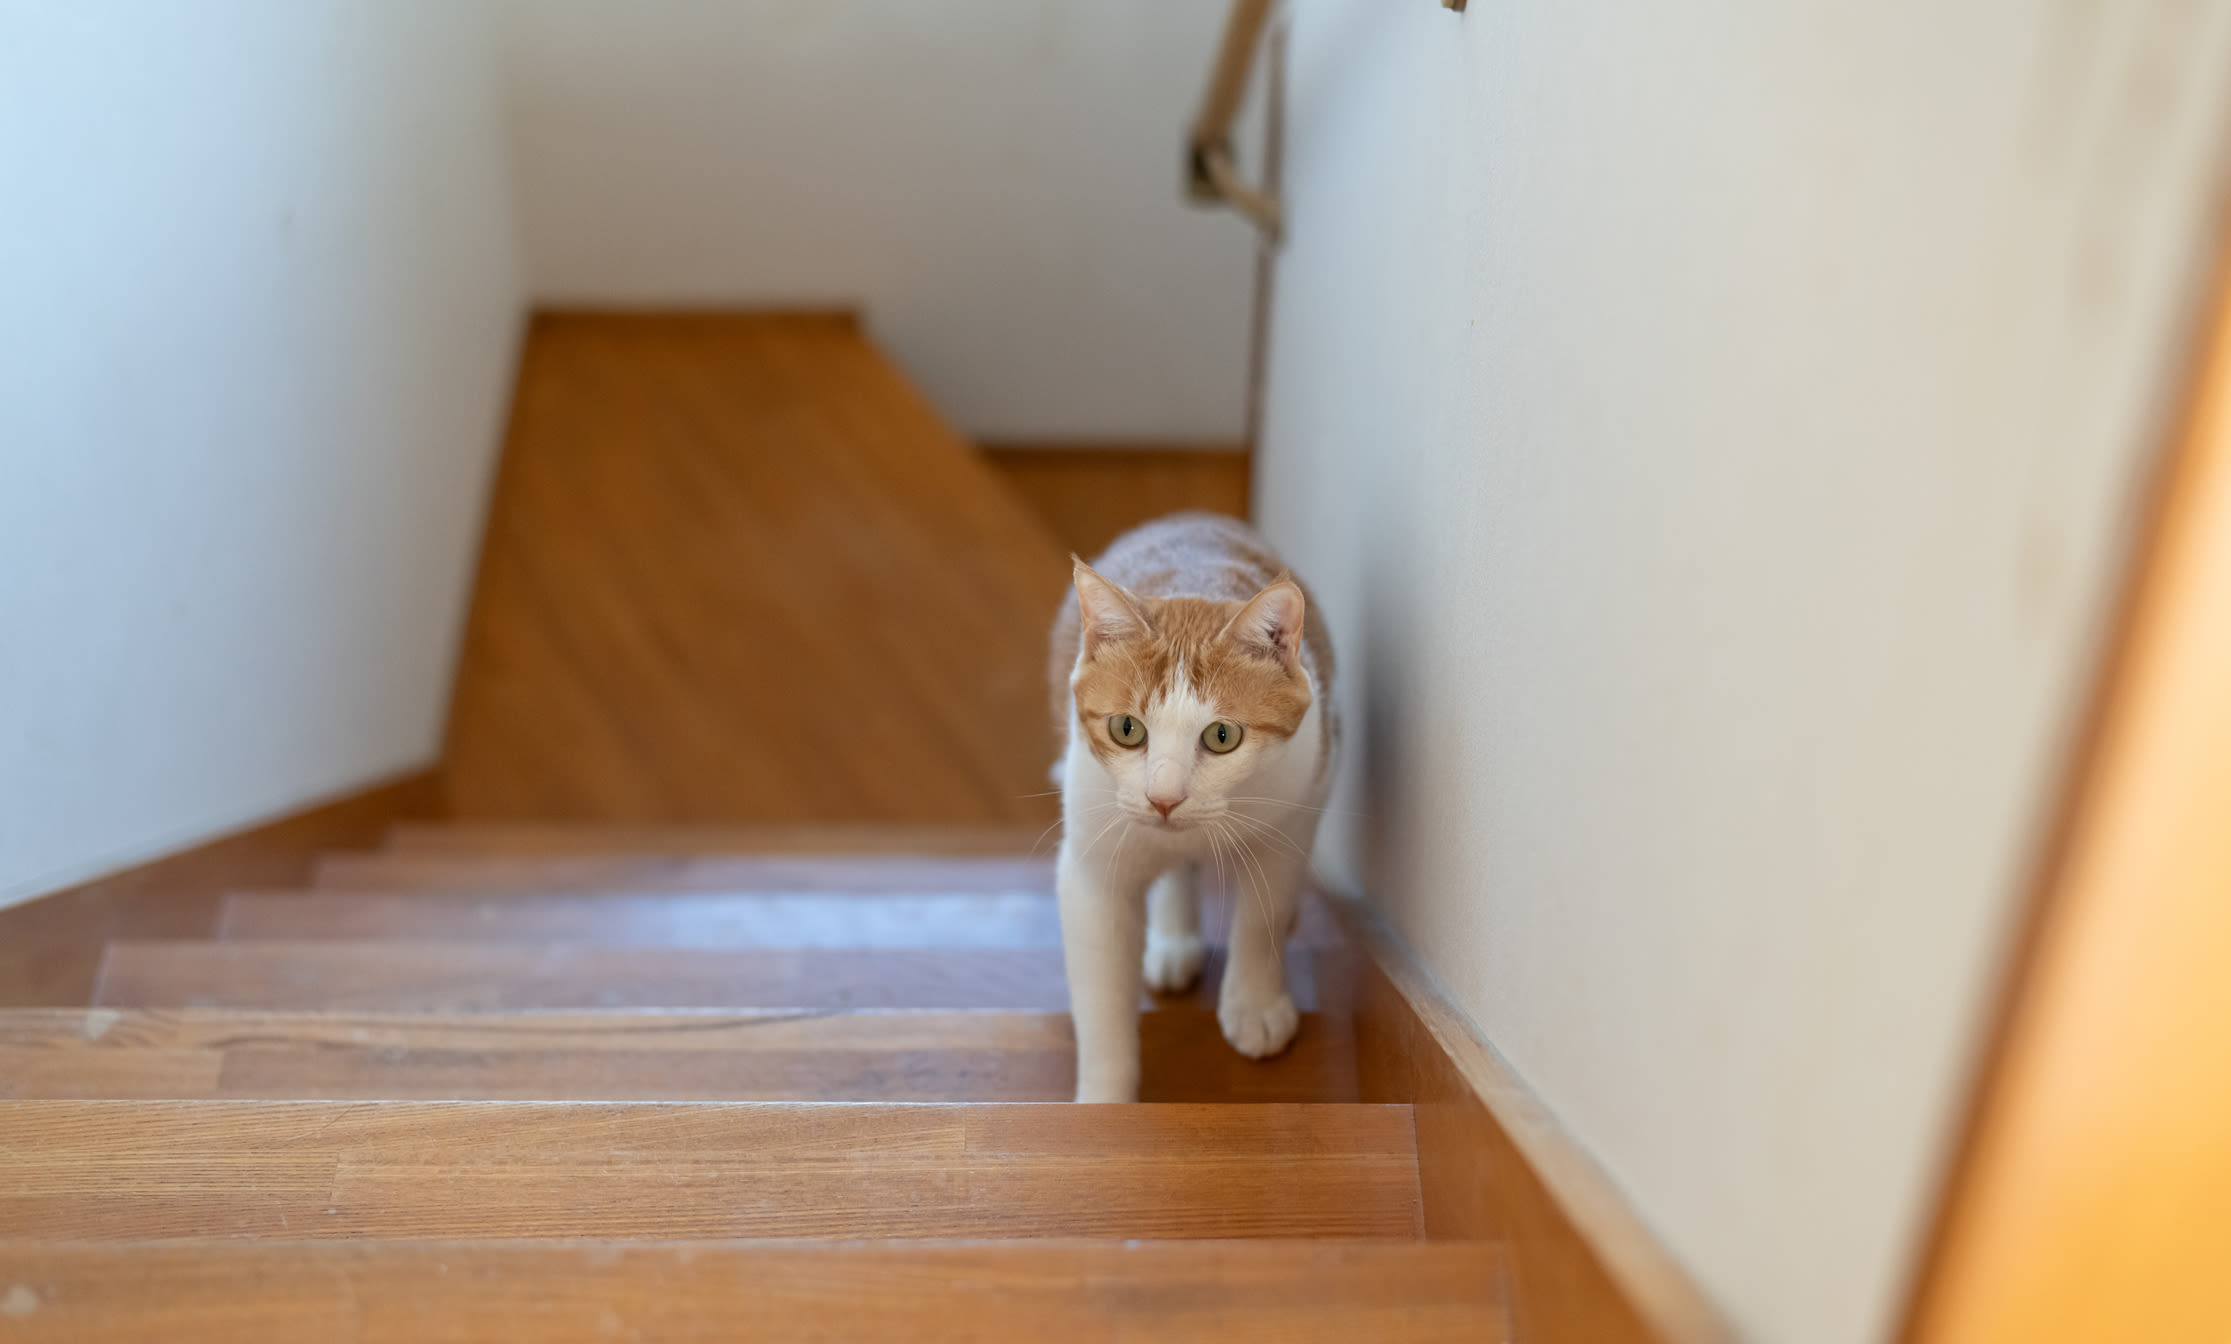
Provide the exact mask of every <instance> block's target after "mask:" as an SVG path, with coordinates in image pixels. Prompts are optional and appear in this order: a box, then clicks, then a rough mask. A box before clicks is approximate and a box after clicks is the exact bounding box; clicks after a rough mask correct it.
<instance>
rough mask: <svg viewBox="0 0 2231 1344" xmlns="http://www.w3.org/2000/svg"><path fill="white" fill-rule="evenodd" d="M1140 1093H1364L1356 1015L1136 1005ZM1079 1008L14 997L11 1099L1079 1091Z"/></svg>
mask: <svg viewBox="0 0 2231 1344" xmlns="http://www.w3.org/2000/svg"><path fill="white" fill-rule="evenodd" d="M1140 1035H1141V1038H1142V1055H1143V1061H1144V1070H1145V1076H1144V1078H1143V1079H1142V1080H1141V1084H1140V1099H1141V1100H1142V1101H1150V1102H1155V1101H1183V1102H1209V1101H1222V1102H1257V1101H1284V1102H1312V1101H1333V1102H1340V1101H1354V1100H1355V1099H1356V1075H1355V1047H1354V1042H1353V1041H1352V1040H1351V1039H1350V1037H1349V1033H1348V1027H1347V1023H1345V1022H1344V1021H1341V1020H1340V1019H1338V1018H1327V1017H1322V1016H1320V1015H1317V1014H1308V1015H1305V1016H1304V1018H1303V1019H1302V1027H1301V1034H1300V1035H1299V1036H1298V1037H1297V1038H1296V1039H1295V1042H1294V1045H1293V1047H1292V1048H1291V1049H1289V1050H1288V1051H1287V1052H1286V1053H1285V1054H1283V1055H1280V1056H1279V1057H1278V1058H1276V1059H1269V1060H1251V1059H1248V1058H1246V1057H1244V1056H1242V1055H1241V1054H1239V1053H1238V1052H1237V1051H1235V1050H1233V1049H1232V1048H1231V1047H1230V1046H1229V1045H1227V1044H1226V1043H1225V1041H1224V1037H1223V1033H1222V1032H1221V1031H1220V1030H1219V1029H1218V1027H1217V1023H1216V1016H1215V1014H1214V1013H1213V1012H1212V1011H1210V1010H1208V1009H1206V1008H1199V1007H1188V1008H1169V1009H1165V1010H1162V1011H1159V1012H1153V1013H1148V1014H1145V1015H1144V1017H1143V1018H1142V1020H1141V1022H1140ZM1075 1089H1076V1045H1075V1038H1074V1037H1073V1036H1072V1034H1071V1032H1070V1027H1069V1017H1068V1015H1067V1014H1066V1013H998V1012H935V1011H898V1012H865V1013H838V1014H822V1013H803V1012H798V1011H795V1010H791V1011H784V1010H777V1009H770V1010H766V1011H763V1012H758V1013H673V1012H658V1011H639V1012H626V1011H608V1012H600V1013H599V1012H546V1013H521V1014H460V1015H440V1014H400V1013H386V1014H382V1013H315V1012H261V1011H240V1010H226V1009H132V1010H120V1009H109V1008H94V1009H62V1008H28V1009H14V1010H7V1011H0V1097H8V1098H16V1099H30V1098H49V1099H79V1100H96V1099H101V1098H174V1099H237V1100H270V1101H283V1100H314V1099H318V1098H335V1099H342V1100H356V1099H363V1100H384V1099H390V1098H393V1099H405V1100H409V1099H417V1100H460V1101H466V1100H490V1101H497V1100H515V1101H567V1100H582V1101H972V1102H973V1101H981V1102H990V1101H1066V1100H1067V1099H1068V1098H1069V1097H1070V1096H1071V1095H1073V1093H1074V1092H1075Z"/></svg>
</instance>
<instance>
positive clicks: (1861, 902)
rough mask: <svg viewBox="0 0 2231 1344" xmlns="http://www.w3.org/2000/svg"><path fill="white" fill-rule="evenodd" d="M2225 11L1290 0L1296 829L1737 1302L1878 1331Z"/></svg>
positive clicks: (2224, 42) (1282, 482)
mask: <svg viewBox="0 0 2231 1344" xmlns="http://www.w3.org/2000/svg"><path fill="white" fill-rule="evenodd" d="M2227 21H2231V5H2227V4H2224V3H2190V4H2132V5H2111V6H2102V5H2082V4H2074V3H2035V2H2033V0H1996V2H1995V3H1982V4H1972V5H1955V6H1945V5H1938V4H1931V3H1926V0H1828V2H1826V3H1819V4H1811V5H1803V6H1771V5H1757V4H1735V3H1728V2H1726V0H1722V2H1720V3H1706V4H1701V5H1689V6H1666V5H1651V4H1642V3H1629V4H1614V5H1604V6H1571V5H1507V4H1492V3H1490V4H1482V3H1479V2H1478V0H1475V2H1474V4H1473V5H1472V7H1471V12H1470V13H1469V14H1466V15H1463V16H1458V15H1455V14H1451V13H1448V12H1446V11H1444V10H1442V9H1440V8H1439V7H1438V6H1435V5H1433V4H1430V3H1427V2H1426V0H1413V2H1412V3H1405V4H1393V3H1388V0H1296V3H1295V4H1294V6H1293V17H1292V48H1291V66H1290V71H1291V79H1290V105H1289V107H1288V109H1287V118H1288V120H1287V134H1288V146H1289V148H1288V160H1287V163H1286V177H1287V184H1288V185H1287V197H1288V208H1289V217H1290V221H1291V245H1290V247H1289V248H1288V249H1287V251H1286V252H1285V254H1284V256H1283V257H1282V259H1281V261H1280V264H1279V268H1278V278H1277V291H1276V313H1275V318H1274V324H1275V325H1274V335H1273V346H1272V353H1271V359H1270V372H1269V404H1268V409H1267V422H1266V432H1265V442H1264V444H1263V446H1262V457H1261V462H1260V465H1259V470H1258V476H1257V480H1258V487H1257V488H1258V506H1259V512H1260V515H1261V517H1262V518H1263V520H1264V523H1265V526H1266V527H1267V529H1268V530H1269V532H1270V533H1271V535H1272V536H1273V537H1274V539H1275V540H1277V541H1278V542H1279V544H1280V545H1281V546H1282V547H1283V548H1284V549H1285V550H1286V551H1287V553H1288V555H1289V557H1290V558H1291V559H1292V560H1293V561H1294V562H1295V564H1296V566H1297V568H1299V569H1300V570H1301V572H1303V573H1304V574H1306V575H1307V576H1308V578H1309V579H1310V581H1311V582H1312V583H1313V584H1314V585H1315V586H1316V588H1317V590H1318V592H1319V593H1320V595H1321V598H1322V601H1323V604H1324V608H1325V614H1326V615H1327V616H1328V617H1329V619H1330V620H1331V621H1332V623H1333V631H1334V635H1335V637H1336V639H1337V640H1338V641H1339V643H1340V645H1341V647H1342V653H1343V659H1342V663H1343V667H1344V669H1347V670H1348V671H1349V674H1350V680H1349V683H1348V688H1347V694H1348V695H1349V696H1350V697H1351V702H1350V706H1349V708H1350V710H1351V721H1352V722H1355V723H1357V724H1359V725H1360V726H1361V728H1362V731H1361V732H1360V733H1359V734H1358V736H1357V739H1356V742H1355V745H1356V747H1357V748H1358V750H1357V751H1356V752H1355V753H1354V755H1353V756H1352V757H1351V759H1350V761H1349V768H1348V778H1347V782H1346V788H1347V789H1348V790H1349V800H1350V804H1351V805H1359V806H1363V807H1365V808H1366V809H1368V811H1369V812H1370V813H1371V814H1372V815H1373V816H1375V817H1376V818H1378V819H1379V820H1378V822H1377V823H1376V824H1373V825H1369V826H1366V825H1364V824H1363V823H1360V822H1355V823H1349V822H1344V821H1340V820H1338V819H1336V824H1335V825H1333V826H1331V827H1328V830H1329V831H1330V832H1332V834H1330V835H1329V836H1328V843H1327V845H1326V849H1327V851H1328V854H1329V857H1330V860H1331V862H1332V863H1333V865H1334V866H1335V867H1336V868H1339V869H1340V870H1342V871H1343V872H1345V873H1346V874H1347V875H1348V876H1349V877H1350V878H1352V879H1354V880H1357V881H1359V882H1360V883H1361V884H1362V885H1364V886H1365V887H1366V888H1368V890H1369V891H1370V892H1371V893H1372V894H1373V895H1374V896H1375V897H1376V898H1377V899H1379V900H1381V901H1384V902H1385V903H1386V904H1387V905H1388V906H1389V907H1390V908H1391V909H1392V911H1393V912H1394V914H1395V916H1396V917H1397V919H1398V921H1399V922H1400V924H1401V926H1402V927H1403V928H1404V929H1405V930H1406V932H1407V933H1408V935H1409V937H1410V938H1411V940H1412V941H1413V942H1414V943H1415V944H1416V945H1417V946H1418V947H1420V948H1423V949H1425V950H1426V953H1427V959H1428V960H1429V961H1430V962H1431V963H1432V965H1433V967H1434V969H1435V970H1436V971H1437V973H1438V974H1439V975H1440V977H1441V978H1442V979H1443V980H1444V981H1445V982H1446V984H1447V985H1448V987H1449V988H1450V989H1451V991H1452V992H1453V993H1454V994H1455V996H1456V997H1457V998H1458V999H1459V1000H1460V1001H1461V1002H1462V1004H1463V1005H1464V1006H1465V1008H1466V1009H1467V1010H1468V1011H1469V1012H1470V1013H1471V1015H1472V1016H1473V1018H1474V1019H1475V1021H1476V1022H1477V1023H1478V1024H1479V1026H1480V1027H1481V1028H1482V1029H1483V1030H1484V1031H1485V1033H1486V1034H1487V1035H1488V1036H1489V1037H1490V1038H1491V1039H1492V1040H1493V1041H1494V1042H1495V1043H1496V1044H1497V1045H1498V1046H1499V1047H1501V1048H1502V1050H1503V1051H1504V1052H1506V1053H1507V1055H1508V1056H1509V1057H1510V1059H1511V1060H1512V1061H1513V1063H1514V1064H1515V1065H1516V1066H1517V1067H1518V1069H1519V1070H1520V1071H1521V1072H1522V1073H1523V1074H1524V1075H1525V1076H1526V1078H1527V1079H1528V1080H1529V1081H1530V1082H1531V1083H1532V1084H1533V1085H1534V1086H1535V1087H1536V1088H1537V1089H1538V1090H1539V1091H1540V1092H1541V1094H1542V1095H1543V1096H1544V1098H1545V1099H1546V1100H1547V1101H1548V1103H1549V1104H1550V1105H1551V1106H1552V1107H1553V1108H1554V1109H1555V1111H1556V1112H1557V1113H1558V1115H1559V1116H1560V1117H1562V1119H1563V1120H1564V1122H1565V1123H1566V1124H1567V1125H1568V1126H1569V1127H1570V1128H1571V1129H1572V1131H1573V1132H1574V1133H1575V1134H1576V1135H1577V1136H1578V1137H1579V1139H1580V1140H1581V1141H1582V1142H1583V1143H1584V1144H1585V1145H1586V1146H1587V1147H1588V1148H1589V1149H1590V1150H1591V1151H1592V1152H1593V1153H1594V1154H1595V1155H1596V1156H1597V1158H1598V1159H1599V1160H1600V1161H1601V1162H1602V1164H1603V1165H1604V1167H1605V1168H1606V1169H1607V1171H1608V1172H1609V1173H1610V1175H1611V1176H1612V1178H1613V1179H1614V1180H1615V1181H1617V1182H1618V1183H1619V1184H1620V1185H1621V1186H1622V1187H1623V1188H1624V1189H1625V1190H1626V1192H1627V1193H1628V1194H1629V1195H1630V1196H1631V1197H1632V1199H1633V1200H1634V1201H1635V1203H1636V1204H1637V1206H1638V1207H1639V1208H1640V1209H1641V1211H1642V1213H1643V1214H1644V1216H1645V1217H1646V1218H1647V1219H1648V1220H1649V1221H1650V1222H1651V1223H1652V1224H1653V1225H1654V1226H1655V1227H1656V1228H1657V1230H1658V1231H1659V1232H1660V1233H1661V1234H1662V1235H1663V1236H1664V1237H1665V1239H1666V1240H1667V1241H1668V1243H1669V1244H1670V1245H1671V1246H1672V1247H1673V1249H1674V1250H1675V1251H1676V1252H1677V1254H1678V1255H1679V1256H1680V1257H1681V1258H1682V1259H1683V1260H1684V1261H1686V1263H1687V1264H1688V1265H1689V1266H1690V1267H1691V1269H1692V1270H1693V1271H1694V1272H1695V1273H1696V1275H1697V1276H1698V1277H1699V1279H1700V1280H1701V1282H1702V1283H1703V1284H1704V1285H1705V1287H1706V1288H1707V1290H1708V1291H1709V1292H1710V1293H1711V1294H1712V1295H1713V1296H1714V1297H1715V1298H1716V1299H1717V1300H1718V1301H1719V1302H1720V1303H1721V1304H1722V1305H1723V1306H1724V1307H1725V1308H1726V1309H1727V1310H1728V1312H1729V1313H1730V1314H1731V1316H1732V1317H1733V1318H1734V1319H1735V1320H1736V1321H1737V1322H1738V1324H1739V1326H1740V1328H1741V1330H1742V1331H1743V1333H1744V1335H1745V1336H1746V1337H1747V1338H1751V1339H1757V1340H1775V1341H1785V1340H1786V1341H1793V1342H1795V1341H1803V1342H1804V1344H1813V1342H1814V1341H1819V1342H1821V1344H1857V1342H1858V1341H1866V1340H1874V1339H1880V1338H1883V1337H1884V1336H1885V1334H1886V1332H1887V1330H1888V1328H1889V1325H1890V1322H1891V1320H1892V1318H1893V1314H1894V1311H1895V1308H1896V1305H1897V1302H1898V1296H1899V1293H1900V1292H1901V1291H1902V1287H1903V1283H1904V1280H1905V1276H1906V1274H1907V1273H1908V1271H1909V1268H1910V1264H1911V1256H1912V1254H1913V1252H1914V1250H1915V1246H1916V1237H1917V1234H1918V1230H1919V1227H1920V1220H1921V1219H1922V1218H1923V1216H1924V1215H1925V1212H1926V1208H1927V1200H1928V1198H1929V1195H1930V1193H1931V1188H1932V1186H1931V1183H1932V1179H1933V1173H1934V1171H1935V1168H1936V1164H1937V1163H1938V1162H1939V1160H1940V1158H1941V1157H1942V1155H1943V1153H1944V1145H1945V1143H1946V1140H1947V1137H1948V1133H1949V1126H1950V1124H1951V1122H1952V1120H1953V1118H1954V1114H1955V1107H1956V1104H1957V1101H1958V1098H1959V1095H1960V1091H1959V1089H1960V1084H1961V1082H1962V1080H1963V1076H1964V1070H1965V1067H1966V1065H1967V1062H1968V1059H1969V1055H1970V1052H1971V1050H1972V1048H1973V1046H1974V1045H1975V1042H1976V1039H1977V1032H1978V1027H1979V1022H1980V1014H1981V1011H1982V1009H1983V1007H1984V1004H1985V1001H1986V997H1987V992H1988V989H1989V986H1990V984H1991V978H1992V974H1993V971H1994V968H1995V966H1996V965H1997V963H1998V959H1999V957H2000V956H2001V954H2002V952H2003V950H2004V948H2005V945H2006V935H2007V932H2008V925H2009V917H2010V915H2011V913H2012V911H2013V909H2014V901H2015V898H2016V895H2017V889H2018V887H2019V884H2020V881H2021V878H2022V875H2023V872H2024V868H2025V863H2026V862H2027V860H2028V858H2029V856H2030V855H2031V853H2032V852H2033V847H2034V844H2035V842H2036V839H2037V833H2038V829H2039V825H2040V822H2041V819H2042V817H2043V814H2044V808H2045V806H2046V804H2047V801H2048V799H2049V796H2050V793H2051V787H2052V779H2053V767H2054V766H2055V763H2056V762H2057V761H2058V760H2059V758H2060V753H2061V751H2062V750H2063V748H2064V746H2065V745H2066V742H2067V739H2068V735H2069V733H2070V730H2071V726H2072V723H2073V719H2074V714H2075V712H2076V710H2077V707H2078V705H2079V703H2080V700H2081V697H2082V693H2083V691H2084V688H2085V685H2086V671H2087V669H2088V668H2089V667H2090V666H2091V662H2092V659H2093V657H2094V656H2095V654H2096V652H2097V649H2096V645H2097V642H2098V632H2099V630H2100V628H2101V619H2102V615H2103V611H2104V599H2105V596H2106V594H2107V592H2108V590H2109V588H2110V579H2111V576H2112V575H2113V574H2114V572H2115V570H2116V566H2117V564H2118V561H2119V558H2120V555H2121V553H2122V552H2121V547H2122V545H2123V543H2124V542H2125V541H2126V539H2127V527H2128V524H2129V520H2130V517H2131V510H2132V506H2133V503H2134V495H2135V490H2136V488H2137V486H2138V483H2139V482H2140V480H2141V477H2142V474H2143V470H2144V467H2145V465H2146V462H2147V459H2148V455H2149V454H2150V453H2151V452H2152V451H2153V450H2154V446H2155V445H2156V443H2157V442H2158V441H2159V434H2160V430H2161V427H2162V423H2163V416H2164V413H2165V409H2166V407H2167V406H2168V404H2169V400H2170V394H2171V393H2172V392H2173V390H2174V387H2173V384H2174V379H2173V377H2171V374H2172V373H2173V367H2174V364H2175V357H2176V356H2177V354H2178V352H2179V351H2180V349H2181V341H2180V336H2181V333H2182V332H2183V331H2184V329H2185V324H2186V322H2187V320H2188V319H2189V317H2190V316H2191V313H2192V311H2193V304H2194V302H2195V300H2196V297H2197V294H2198V291H2199V287H2200V286H2199V281H2200V279H2201V278H2202V275H2203V273H2204V271H2205V269H2206V264H2207V262H2208V261H2209V259H2210V256H2211V249H2212V243H2213V238H2212V235H2211V228H2210V225H2211V214H2212V209H2213V205H2214V201H2215V196H2216V190H2217V188H2218V186H2219V181H2218V179H2219V175H2220V174H2219V167H2220V165H2221V164H2222V163H2223V162H2224V157H2223V155H2224V150H2225V137H2224V135H2223V130H2224V122H2225V117H2226V111H2227V107H2231V103H2227V94H2231V81H2227V77H2226V71H2227V60H2226V58H2227V56H2231V23H2227Z"/></svg>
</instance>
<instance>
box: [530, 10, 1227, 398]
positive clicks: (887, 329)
mask: <svg viewBox="0 0 2231 1344" xmlns="http://www.w3.org/2000/svg"><path fill="white" fill-rule="evenodd" d="M500 4H501V9H502V11H503V14H504V64H505V72H506V85H507V88H508V95H507V96H508V100H509V107H510V120H511V130H512V137H513V144H514V147H515V150H516V154H515V167H516V172H517V178H516V180H517V184H518V197H519V207H520V219H521V237H522V245H523V247H524V249H525V253H526V258H527V267H528V276H529V281H530V285H531V287H532V291H533V293H534V296H535V298H536V299H537V301H540V302H547V303H568V302H588V303H606V304H610V303H621V304H689V305H700V306H701V305H707V304H729V305H734V304H743V305H768V304H800V303H803V304H825V305H826V304H838V305H845V306H854V305H857V306H859V307H861V308H862V309H863V310H864V311H865V313H866V315H867V317H868V320H869V323H870V324H871V326H872V328H873V330H874V333H875V335H876V337H877V339H878V340H879V341H881V342H883V343H884V345H885V346H886V347H887V348H888V349H889V350H890V351H891V352H892V353H893V355H895V356H896V358H897V359H898V361H899V362H900V363H901V364H902V365H903V366H904V367H905V369H906V371H907V373H908V374H909V375H910V376H911V377H913V378H914V379H915V380H916V381H917V382H919V383H920V384H921V385H922V387H923V388H924V389H925V390H926V391H927V392H928V393H929V395H930V397H931V399H932V400H933V401H935V402H936V403H937V405H938V408H939V409H940V410H941V411H943V412H944V413H945V414H946V415H947V416H949V417H950V418H951V419H952V420H953V421H954V422H955V423H956V424H957V425H958V426H960V428H961V429H962V430H963V431H965V432H967V433H970V434H973V435H978V436H982V437H993V438H1008V439H1072V438H1073V439H1093V438H1101V439H1107V438H1113V439H1124V438H1132V439H1139V438H1145V439H1156V438H1170V439H1229V438H1237V437H1239V436H1240V435H1241V434H1242V433H1243V432H1245V431H1244V426H1245V419H1246V384H1247V340H1248V322H1249V312H1250V303H1251V300H1252V293H1253V288H1252V281H1253V276H1254V265H1253V255H1254V254H1253V251H1252V242H1251V238H1250V235H1249V233H1248V231H1247V230H1246V228H1245V227H1244V226H1242V225H1241V224H1239V223H1238V222H1237V221H1235V220H1233V219H1232V218H1230V217H1229V216H1226V215H1220V214H1216V213H1211V212H1208V211H1204V210H1199V209H1195V208H1193V207H1191V206H1189V205H1187V204H1186V202H1185V201H1184V200H1183V198H1182V197H1181V196H1180V195H1179V191H1178V187H1179V184H1180V181H1181V176H1180V170H1181V169H1182V167H1183V164H1184V152H1183V151H1184V136H1185V126H1186V123H1187V121H1188V119H1189V118H1190V117H1191V115H1192V109H1193V105H1194V101H1195V100H1196V99H1197V98H1198V97H1199V96H1200V91H1201V87H1202V83H1203V81H1204V79H1205V77H1206V74H1207V70H1208V67H1209V61H1210V57H1211V55H1212V54H1213V52H1214V50H1215V43H1216V38H1217V34H1218V31H1219V29H1220V28H1221V26H1222V23H1223V17H1224V6H1223V5H1222V4H1220V3H1216V2H1215V0H1125V2H1124V3H1120V4H1078V3H1075V0H940V2H939V3H936V4H924V3H920V2H919V0H850V2H849V3H843V4H836V3H829V0H776V2H772V3H770V2H769V0H754V2H753V3H713V2H711V0H629V2H628V3H625V4H621V3H614V0H500ZM1248 143H1253V142H1252V141H1249V142H1248Z"/></svg>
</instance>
